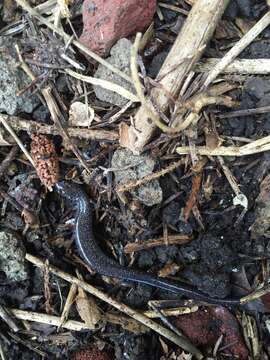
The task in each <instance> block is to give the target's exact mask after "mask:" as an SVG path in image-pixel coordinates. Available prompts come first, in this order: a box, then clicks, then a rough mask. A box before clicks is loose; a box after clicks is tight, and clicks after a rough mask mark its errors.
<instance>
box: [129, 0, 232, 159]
mask: <svg viewBox="0 0 270 360" xmlns="http://www.w3.org/2000/svg"><path fill="white" fill-rule="evenodd" d="M227 4H228V0H212V1H209V0H197V1H196V3H195V4H194V6H193V8H192V10H191V11H190V13H189V15H188V18H187V19H186V22H185V24H184V26H183V28H182V29H181V32H180V33H179V35H178V36H177V38H176V40H175V43H174V45H173V47H172V49H171V51H170V52H169V54H168V56H167V58H166V60H165V62H164V64H163V66H162V68H161V70H160V71H159V74H158V76H157V80H158V79H160V81H159V84H160V87H158V88H154V89H152V91H151V94H150V98H153V99H154V100H155V103H156V105H157V107H158V108H159V109H160V110H161V111H166V110H167V108H168V106H169V103H170V101H171V97H175V96H177V95H178V93H179V90H180V89H181V86H182V85H183V81H184V79H185V77H186V76H187V74H188V72H189V71H190V70H191V69H192V67H193V65H194V64H195V63H196V62H197V61H198V60H199V58H200V57H201V54H202V52H203V50H204V49H205V47H206V44H207V43H208V41H209V40H210V39H211V37H212V35H213V32H214V30H215V28H216V25H217V23H218V21H219V19H220V17H221V16H222V14H223V12H224V10H225V8H226V6H227ZM164 90H165V91H164ZM169 94H170V95H169ZM155 129H156V126H155V124H154V123H153V122H152V121H149V119H148V114H147V113H146V112H145V110H144V107H141V108H140V109H139V110H138V112H137V114H136V115H135V119H134V124H133V125H132V126H130V128H129V140H130V141H129V142H130V144H129V148H130V149H131V150H132V151H133V152H134V153H140V152H141V151H142V149H143V147H144V146H145V145H146V143H147V142H148V141H149V140H150V139H151V136H152V134H153V132H154V130H155Z"/></svg>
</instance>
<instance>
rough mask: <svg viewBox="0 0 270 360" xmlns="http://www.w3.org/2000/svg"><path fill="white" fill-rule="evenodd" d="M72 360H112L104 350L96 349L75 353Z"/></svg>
mask: <svg viewBox="0 0 270 360" xmlns="http://www.w3.org/2000/svg"><path fill="white" fill-rule="evenodd" d="M71 359H72V360H112V358H110V357H109V355H108V354H107V353H106V352H105V351H104V350H102V351H101V350H98V349H83V350H79V351H76V352H75V353H74V354H73V355H72V357H71Z"/></svg>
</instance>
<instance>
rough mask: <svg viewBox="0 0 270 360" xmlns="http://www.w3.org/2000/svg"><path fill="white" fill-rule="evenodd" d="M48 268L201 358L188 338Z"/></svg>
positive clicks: (41, 265) (37, 261)
mask: <svg viewBox="0 0 270 360" xmlns="http://www.w3.org/2000/svg"><path fill="white" fill-rule="evenodd" d="M25 258H26V260H27V261H29V262H31V263H32V264H34V265H36V266H38V267H39V268H41V269H43V268H44V262H43V261H42V260H41V259H39V258H37V257H36V256H33V255H31V254H26V256H25ZM49 269H50V271H51V273H52V274H54V275H56V276H59V277H60V278H62V279H64V280H66V281H68V282H70V283H72V284H76V285H77V286H80V287H81V288H82V289H84V290H85V291H86V292H88V293H90V294H92V295H94V296H96V297H97V298H99V299H100V300H103V301H105V302H106V303H108V304H109V305H110V306H113V307H114V308H116V309H118V310H119V311H122V312H123V313H125V314H127V315H129V316H131V317H132V318H133V319H135V320H137V321H138V322H140V323H142V324H143V325H145V326H147V327H148V328H150V329H152V330H153V331H155V332H156V333H158V334H160V335H162V336H164V337H165V338H167V339H168V340H170V341H172V342H173V343H174V344H176V345H178V346H180V347H181V348H183V349H184V350H186V351H188V352H190V353H192V354H194V356H195V358H196V359H202V358H203V355H202V353H201V352H200V351H199V350H198V349H197V348H196V347H195V346H193V345H192V344H191V343H190V342H189V341H188V340H186V339H184V338H181V337H179V336H178V335H176V334H174V333H173V332H172V331H170V330H168V329H166V328H165V327H163V326H161V325H159V324H158V323H156V322H154V321H152V320H150V319H149V318H147V317H146V316H145V315H143V314H141V313H139V312H137V311H135V310H134V309H132V308H130V307H129V306H127V305H125V304H123V303H119V302H118V301H116V300H115V299H113V298H111V297H110V296H108V295H107V294H105V293H104V292H103V291H101V290H98V289H97V288H95V287H94V286H92V285H90V284H88V283H86V282H84V281H82V280H79V279H78V278H76V277H75V276H72V275H70V274H68V273H66V272H64V271H62V270H60V269H58V268H56V267H55V266H50V268H49Z"/></svg>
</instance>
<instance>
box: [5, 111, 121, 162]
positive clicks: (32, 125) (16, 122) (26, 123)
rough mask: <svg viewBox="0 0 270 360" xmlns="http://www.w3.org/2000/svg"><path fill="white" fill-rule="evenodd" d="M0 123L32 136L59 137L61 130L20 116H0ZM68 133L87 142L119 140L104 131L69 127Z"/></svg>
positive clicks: (111, 133)
mask: <svg viewBox="0 0 270 360" xmlns="http://www.w3.org/2000/svg"><path fill="white" fill-rule="evenodd" d="M0 121H1V122H2V123H5V124H8V125H10V127H12V128H13V129H14V130H16V131H20V130H24V131H27V132H29V133H30V134H31V133H36V134H48V135H59V130H58V128H57V127H56V126H55V125H47V124H42V123H38V122H36V121H33V120H25V119H23V118H21V117H18V116H11V115H5V114H0ZM66 131H67V133H68V135H69V136H70V137H71V138H78V139H85V140H100V141H102V140H106V141H117V140H118V138H119V135H118V133H117V132H115V131H107V130H102V129H99V130H92V129H85V128H75V127H67V128H66ZM13 133H14V131H13ZM15 135H16V134H15ZM17 139H18V141H19V142H20V139H19V138H17ZM29 161H30V160H29Z"/></svg>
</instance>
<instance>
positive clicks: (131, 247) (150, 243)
mask: <svg viewBox="0 0 270 360" xmlns="http://www.w3.org/2000/svg"><path fill="white" fill-rule="evenodd" d="M191 240H192V239H191V238H190V237H189V236H188V235H181V234H177V235H168V237H167V239H166V242H165V241H164V237H161V238H157V239H149V240H145V241H140V242H134V243H129V244H127V245H126V246H125V247H124V252H125V253H126V254H130V253H133V252H136V251H140V250H146V249H151V248H154V247H157V246H165V245H166V246H167V245H182V244H186V243H188V242H190V241H191Z"/></svg>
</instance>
